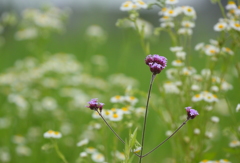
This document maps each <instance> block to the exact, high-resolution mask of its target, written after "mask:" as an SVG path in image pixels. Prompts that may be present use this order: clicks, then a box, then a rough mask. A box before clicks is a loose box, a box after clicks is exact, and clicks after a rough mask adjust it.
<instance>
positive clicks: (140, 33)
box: [133, 20, 149, 55]
mask: <svg viewBox="0 0 240 163" xmlns="http://www.w3.org/2000/svg"><path fill="white" fill-rule="evenodd" d="M133 22H134V25H135V28H136V30H137V33H138V35H139V37H140V42H141V46H142V49H143V51H144V53H145V54H146V55H148V54H149V48H148V46H147V45H146V44H145V42H144V30H143V29H144V26H143V27H142V28H141V29H139V28H138V25H137V21H136V20H134V21H133Z"/></svg>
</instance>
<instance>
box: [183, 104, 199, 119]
mask: <svg viewBox="0 0 240 163" xmlns="http://www.w3.org/2000/svg"><path fill="white" fill-rule="evenodd" d="M185 109H186V111H187V115H188V117H187V119H193V118H195V117H196V116H197V115H199V113H198V112H197V111H196V110H194V109H192V107H191V106H189V107H186V108H185Z"/></svg>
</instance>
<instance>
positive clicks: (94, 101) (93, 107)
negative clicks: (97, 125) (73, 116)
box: [86, 98, 104, 112]
mask: <svg viewBox="0 0 240 163" xmlns="http://www.w3.org/2000/svg"><path fill="white" fill-rule="evenodd" d="M88 104H89V106H86V107H87V108H90V109H91V110H95V111H97V110H98V109H99V110H100V112H102V107H103V106H104V103H98V99H97V98H94V99H91V101H89V102H88Z"/></svg>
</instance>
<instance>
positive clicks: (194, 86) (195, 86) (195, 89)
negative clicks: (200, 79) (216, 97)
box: [191, 84, 200, 91]
mask: <svg viewBox="0 0 240 163" xmlns="http://www.w3.org/2000/svg"><path fill="white" fill-rule="evenodd" d="M191 90H193V91H199V90H200V86H199V85H196V84H193V85H192V86H191Z"/></svg>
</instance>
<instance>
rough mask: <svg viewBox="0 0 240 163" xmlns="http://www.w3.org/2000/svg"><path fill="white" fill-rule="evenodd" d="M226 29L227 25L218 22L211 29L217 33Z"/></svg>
mask: <svg viewBox="0 0 240 163" xmlns="http://www.w3.org/2000/svg"><path fill="white" fill-rule="evenodd" d="M227 27H228V25H227V23H225V22H218V23H217V24H216V25H214V27H213V29H214V30H215V31H217V32H219V31H223V30H226V29H227Z"/></svg>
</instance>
